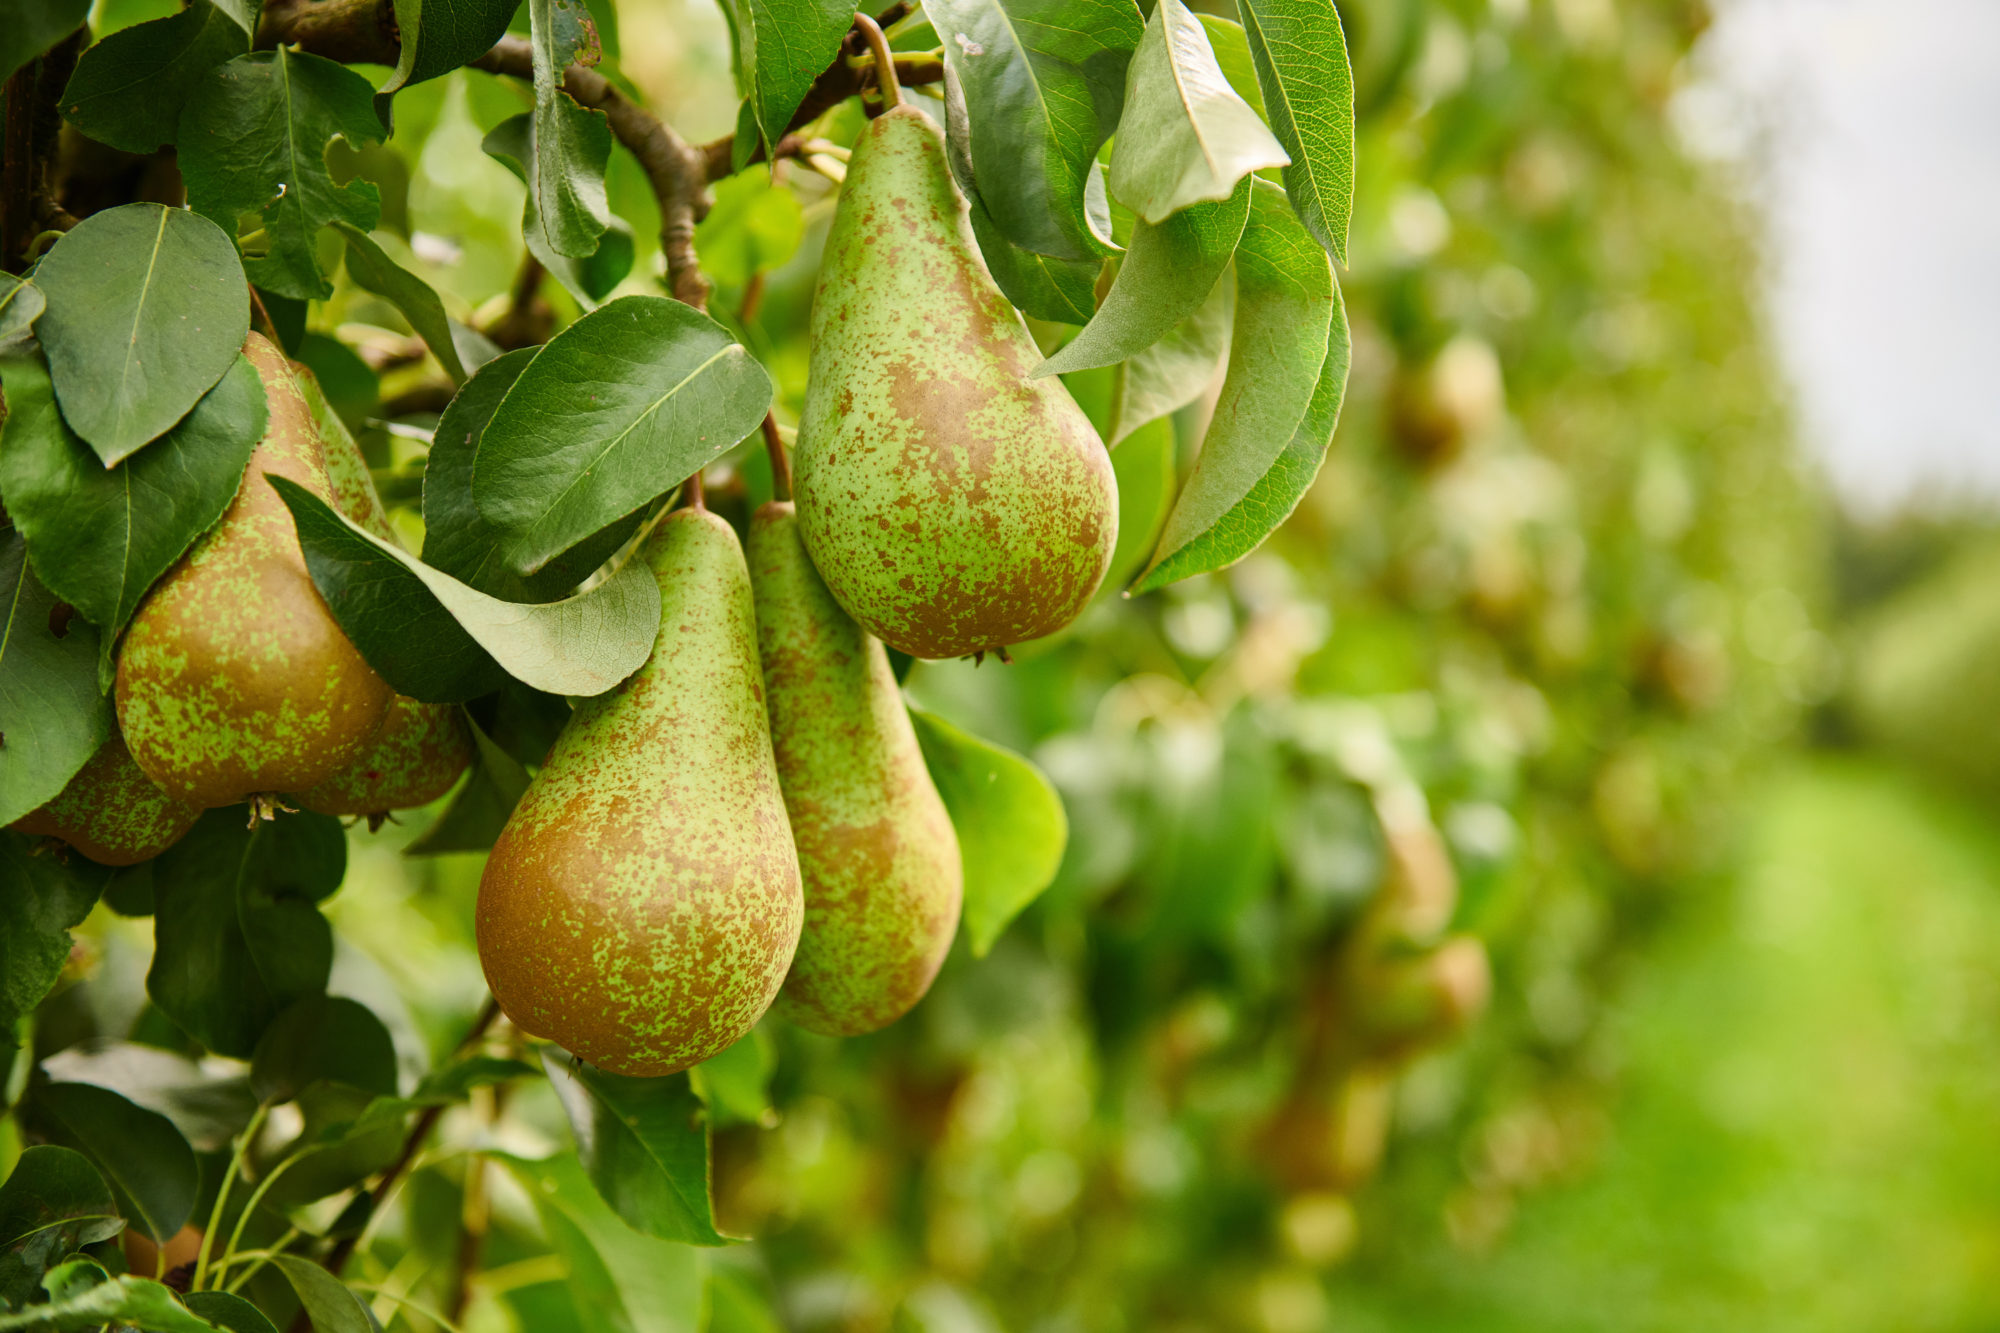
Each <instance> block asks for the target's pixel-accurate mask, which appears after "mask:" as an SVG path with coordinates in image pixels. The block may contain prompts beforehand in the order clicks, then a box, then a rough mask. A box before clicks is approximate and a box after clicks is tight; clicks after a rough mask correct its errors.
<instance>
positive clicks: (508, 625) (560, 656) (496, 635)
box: [271, 352, 660, 703]
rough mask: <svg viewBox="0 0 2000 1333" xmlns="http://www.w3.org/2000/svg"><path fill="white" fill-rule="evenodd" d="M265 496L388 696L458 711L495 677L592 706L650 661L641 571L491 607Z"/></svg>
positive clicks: (393, 551) (307, 501) (319, 503)
mask: <svg viewBox="0 0 2000 1333" xmlns="http://www.w3.org/2000/svg"><path fill="white" fill-rule="evenodd" d="M543 355H544V356H546V355H547V353H546V352H544V353H543ZM271 485H272V486H273V487H275V488H276V490H277V492H278V494H279V496H280V497H281V498H282V499H283V500H284V502H285V503H286V505H288V506H289V507H290V508H291V511H292V519H293V521H294V522H295V523H296V524H297V525H298V533H299V542H300V545H301V546H303V547H304V548H305V555H306V567H307V569H309V570H310V571H311V572H312V576H313V585H314V586H315V587H317V588H318V589H319V593H320V596H321V597H324V598H325V599H326V603H327V605H328V606H329V607H330V608H331V609H332V611H333V614H334V617H335V619H337V620H339V621H340V626H341V628H342V629H343V630H345V631H346V632H347V636H348V638H350V639H352V640H353V641H354V646H355V647H356V648H359V649H360V650H361V655H362V656H363V657H365V658H367V659H368V664H369V665H370V666H372V667H374V668H375V670H376V671H378V672H380V673H381V675H382V677H383V679H385V680H387V681H388V682H389V683H390V684H391V685H393V686H395V687H396V690H397V692H398V693H400V694H406V695H408V696H409V697H411V698H413V699H421V700H423V701H425V702H427V703H460V702H463V701H464V700H466V699H471V698H474V697H476V696H478V695H481V694H485V693H488V692H490V691H491V690H494V689H496V688H498V687H499V684H500V682H501V680H502V679H503V678H504V676H505V675H507V674H511V675H513V676H514V677H515V678H516V679H519V680H521V681H524V682H526V683H527V684H529V685H532V686H534V687H535V688H536V689H538V690H544V691H546V692H548V693H550V694H568V695H592V694H602V693H604V691H606V690H608V689H610V688H611V687H612V686H614V685H616V684H617V683H618V682H619V681H621V680H623V679H625V677H627V676H629V675H631V674H632V673H633V672H634V671H637V670H638V669H639V667H640V665H641V664H642V663H644V662H645V660H646V657H647V655H648V654H649V653H651V652H652V646H653V636H654V634H655V633H656V632H657V631H658V629H659V627H660V593H659V588H658V586H657V585H656V584H655V583H654V582H653V576H652V574H651V572H650V571H648V570H647V569H646V567H645V565H644V563H643V562H641V561H627V562H626V563H625V565H624V566H623V567H621V568H620V569H619V570H618V572H617V573H616V574H614V575H612V576H611V577H610V578H608V579H606V580H605V581H604V582H603V583H600V584H599V585H597V586H596V587H594V588H592V589H591V590H590V591H589V592H585V593H579V594H577V595H576V596H575V597H571V598H569V599H567V600H565V601H560V602H544V603H538V604H534V605H520V604H516V603H513V602H503V601H501V600H499V599H498V598H495V597H489V596H487V595H486V594H485V593H483V592H478V591H476V590H474V589H472V588H468V587H466V586H465V585H464V584H463V583H460V582H459V581H458V580H457V579H454V578H452V577H451V576H450V575H448V574H443V573H440V572H439V571H437V570H435V569H432V568H431V567H430V566H429V565H426V564H425V563H424V562H423V561H421V560H419V559H417V558H416V557H415V556H413V555H410V554H409V553H408V552H406V551H404V550H402V549H401V548H399V547H396V546H393V545H391V544H390V543H388V542H385V541H383V540H382V539H381V538H379V537H376V536H373V535H371V534H370V533H369V532H368V531H367V530H365V529H363V528H361V527H359V526H357V525H356V524H355V523H354V522H353V521H352V520H350V519H348V518H346V517H344V516H342V515H341V514H338V513H336V512H335V511H334V510H333V508H332V507H331V506H329V505H328V504H327V503H326V502H325V501H324V500H321V499H320V498H319V497H318V496H316V495H314V494H313V493H312V492H310V491H308V490H306V489H305V488H304V487H303V486H299V485H297V484H295V483H293V482H290V481H287V480H285V479H284V478H282V477H272V478H271Z"/></svg>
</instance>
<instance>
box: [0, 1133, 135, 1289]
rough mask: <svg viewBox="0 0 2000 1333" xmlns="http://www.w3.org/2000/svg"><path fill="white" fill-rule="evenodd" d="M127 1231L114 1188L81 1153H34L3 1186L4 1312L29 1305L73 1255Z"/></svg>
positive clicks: (0, 1282)
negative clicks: (58, 1266)
mask: <svg viewBox="0 0 2000 1333" xmlns="http://www.w3.org/2000/svg"><path fill="white" fill-rule="evenodd" d="M124 1228H125V1219H124V1218H123V1217H122V1216H120V1215H119V1212H118V1205H117V1204H116V1203H115V1202H114V1201H113V1200H112V1197H111V1187H110V1186H108V1185H106V1184H105V1183H104V1178H103V1177H102V1176H100V1175H98V1174H97V1168H96V1167H94V1166H92V1165H91V1164H90V1163H89V1161H87V1160H86V1159H85V1158H84V1157H83V1156H82V1155H81V1154H79V1153H75V1152H72V1151H71V1150H70V1149H68V1148H59V1147H53V1146H48V1147H40V1148H30V1149H28V1150H27V1151H26V1152H24V1153H22V1154H21V1160H20V1161H18V1162H16V1163H15V1164H14V1172H13V1174H12V1175H10V1176H8V1177H7V1183H6V1184H4V1185H0V1310H4V1309H7V1308H8V1307H9V1306H16V1307H18V1306H22V1305H25V1304H27V1303H28V1302H29V1301H30V1300H32V1299H33V1298H34V1297H35V1296H37V1295H39V1294H40V1293H41V1290H42V1274H43V1273H45V1272H47V1271H48V1270H49V1268H50V1267H52V1266H53V1265H54V1264H55V1263H56V1261H57V1260H59V1259H61V1258H62V1257H63V1256H64V1255H66V1254H68V1253H69V1252H70V1251H72V1250H76V1249H80V1248H81V1247H83V1246H85V1245H90V1244H94V1243H95V1242H97V1241H100V1240H106V1239H109V1238H110V1237H112V1236H115V1235H117V1234H118V1233H119V1232H120V1231H122V1230H124Z"/></svg>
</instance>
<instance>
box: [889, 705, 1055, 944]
mask: <svg viewBox="0 0 2000 1333" xmlns="http://www.w3.org/2000/svg"><path fill="white" fill-rule="evenodd" d="M910 720H911V721H912V722H914V723H915V724H916V728H917V743H918V744H919V745H921V746H922V747H923V751H924V763H925V765H926V766H927V767H928V768H929V769H930V773H931V781H933V782H935V783H936V784H937V789H938V795H939V796H941V797H943V798H944V805H945V809H947V810H949V811H950V812H951V823H952V827H953V828H955V829H956V830H957V831H958V852H959V859H960V861H962V862H963V863H964V866H965V929H966V933H967V935H969V936H970V937H971V940H972V952H973V955H974V956H975V957H984V956H985V954H986V951H987V950H988V949H991V948H992V947H993V942H994V941H995V940H997V939H999V938H1000V932H1001V931H1003V930H1005V929H1006V928H1007V923H1008V922H1010V921H1012V920H1013V919H1014V918H1015V917H1016V916H1018V915H1020V913H1021V909H1022V908H1024V907H1026V906H1027V905H1028V904H1029V903H1031V902H1033V901H1034V900H1035V899H1036V898H1037V897H1038V896H1040V894H1041V892H1042V890H1043V889H1046V888H1047V887H1048V886H1049V882H1050V881H1051V880H1053V879H1054V878H1055V876H1056V868H1057V867H1058V866H1060V865H1061V864H1062V856H1063V848H1064V846H1066V845H1067V844H1068V842H1069V818H1068V816H1067V815H1065V814H1064V813H1063V804H1062V797H1061V796H1059V795H1057V794H1056V789H1055V788H1054V787H1053V786H1051V785H1050V783H1049V780H1048V779H1047V778H1046V777H1043V776H1042V771H1041V770H1040V769H1039V768H1036V767H1035V766H1034V765H1033V764H1031V763H1029V762H1028V761H1027V760H1026V759H1023V758H1022V757H1021V756H1020V755H1017V754H1015V753H1014V752H1013V751H1011V750H1003V749H1001V748H1000V747H999V746H997V745H990V744H988V743H987V742H985V741H983V740H980V739H979V738H978V737H977V736H969V735H967V734H966V733H965V732H963V731H960V730H959V729H958V728H957V727H954V726H953V725H951V723H949V722H946V721H945V720H944V719H943V718H941V717H936V716H934V715H932V714H930V713H926V712H924V711H923V710H922V709H920V708H912V709H911V710H910Z"/></svg>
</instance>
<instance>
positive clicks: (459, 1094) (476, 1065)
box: [411, 1055, 542, 1105]
mask: <svg viewBox="0 0 2000 1333" xmlns="http://www.w3.org/2000/svg"><path fill="white" fill-rule="evenodd" d="M541 1072H542V1071H541V1070H539V1069H537V1068H535V1066H533V1065H531V1064H529V1063H528V1062H527V1061H525V1060H508V1059H503V1058H502V1057H500V1056H497V1055H468V1056H466V1057H465V1058H464V1059H462V1060H458V1061H455V1062H453V1063H452V1064H448V1065H446V1066H445V1067H444V1068H443V1069H439V1070H435V1071H433V1072H432V1073H431V1075H430V1076H429V1077H428V1078H426V1079H425V1080H424V1081H423V1083H422V1084H420V1085H419V1086H418V1088H417V1093H416V1096H414V1097H413V1098H411V1100H412V1101H414V1102H419V1103H423V1104H425V1105H435V1104H439V1103H447V1104H448V1103H452V1102H462V1101H464V1100H465V1099H466V1098H467V1097H469V1096H471V1094H472V1090H473V1089H474V1088H490V1087H493V1086H495V1085H496V1084H501V1083H511V1082H513V1081H514V1080H515V1079H517V1078H532V1077H534V1076H535V1075H536V1074H539V1073H541Z"/></svg>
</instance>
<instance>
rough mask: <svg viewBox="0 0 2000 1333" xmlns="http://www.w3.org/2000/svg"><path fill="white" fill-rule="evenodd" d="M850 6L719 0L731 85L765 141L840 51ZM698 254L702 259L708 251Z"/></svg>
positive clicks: (805, 0)
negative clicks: (732, 70) (730, 56)
mask: <svg viewBox="0 0 2000 1333" xmlns="http://www.w3.org/2000/svg"><path fill="white" fill-rule="evenodd" d="M854 8H855V7H854V5H853V4H852V3H850V2H849V0H722V9H723V13H724V14H725V15H726V16H727V17H728V19H729V32H730V36H731V38H732V39H733V41H734V49H735V55H736V91H737V92H738V93H740V94H741V95H742V96H743V97H744V99H745V104H746V106H747V107H748V109H749V112H750V118H751V121H752V123H753V124H755V126H756V127H757V131H758V133H759V134H760V135H762V137H763V140H764V142H765V143H766V144H774V143H776V142H778V140H780V139H782V138H783V137H784V136H785V130H786V128H787V127H788V126H790V125H791V123H792V113H794V112H795V111H797V110H798V109H799V104H800V103H801V102H803V101H805V98H806V93H807V91H809V90H810V89H811V88H812V86H813V80H815V79H817V78H818V77H819V76H820V74H821V72H822V71H824V70H825V69H826V67H827V66H828V65H831V64H832V63H833V62H834V58H835V57H836V56H838V55H839V54H840V41H841V38H843V37H845V36H846V35H847V29H848V27H849V26H850V25H851V24H852V23H853V22H854ZM753 147H754V145H753ZM737 170H739V171H740V170H742V168H741V167H738V168H737ZM701 254H702V258H703V260H704V261H706V260H707V258H708V252H707V251H706V250H703V251H702V252H701ZM706 266H707V265H706V262H704V264H703V267H706Z"/></svg>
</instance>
